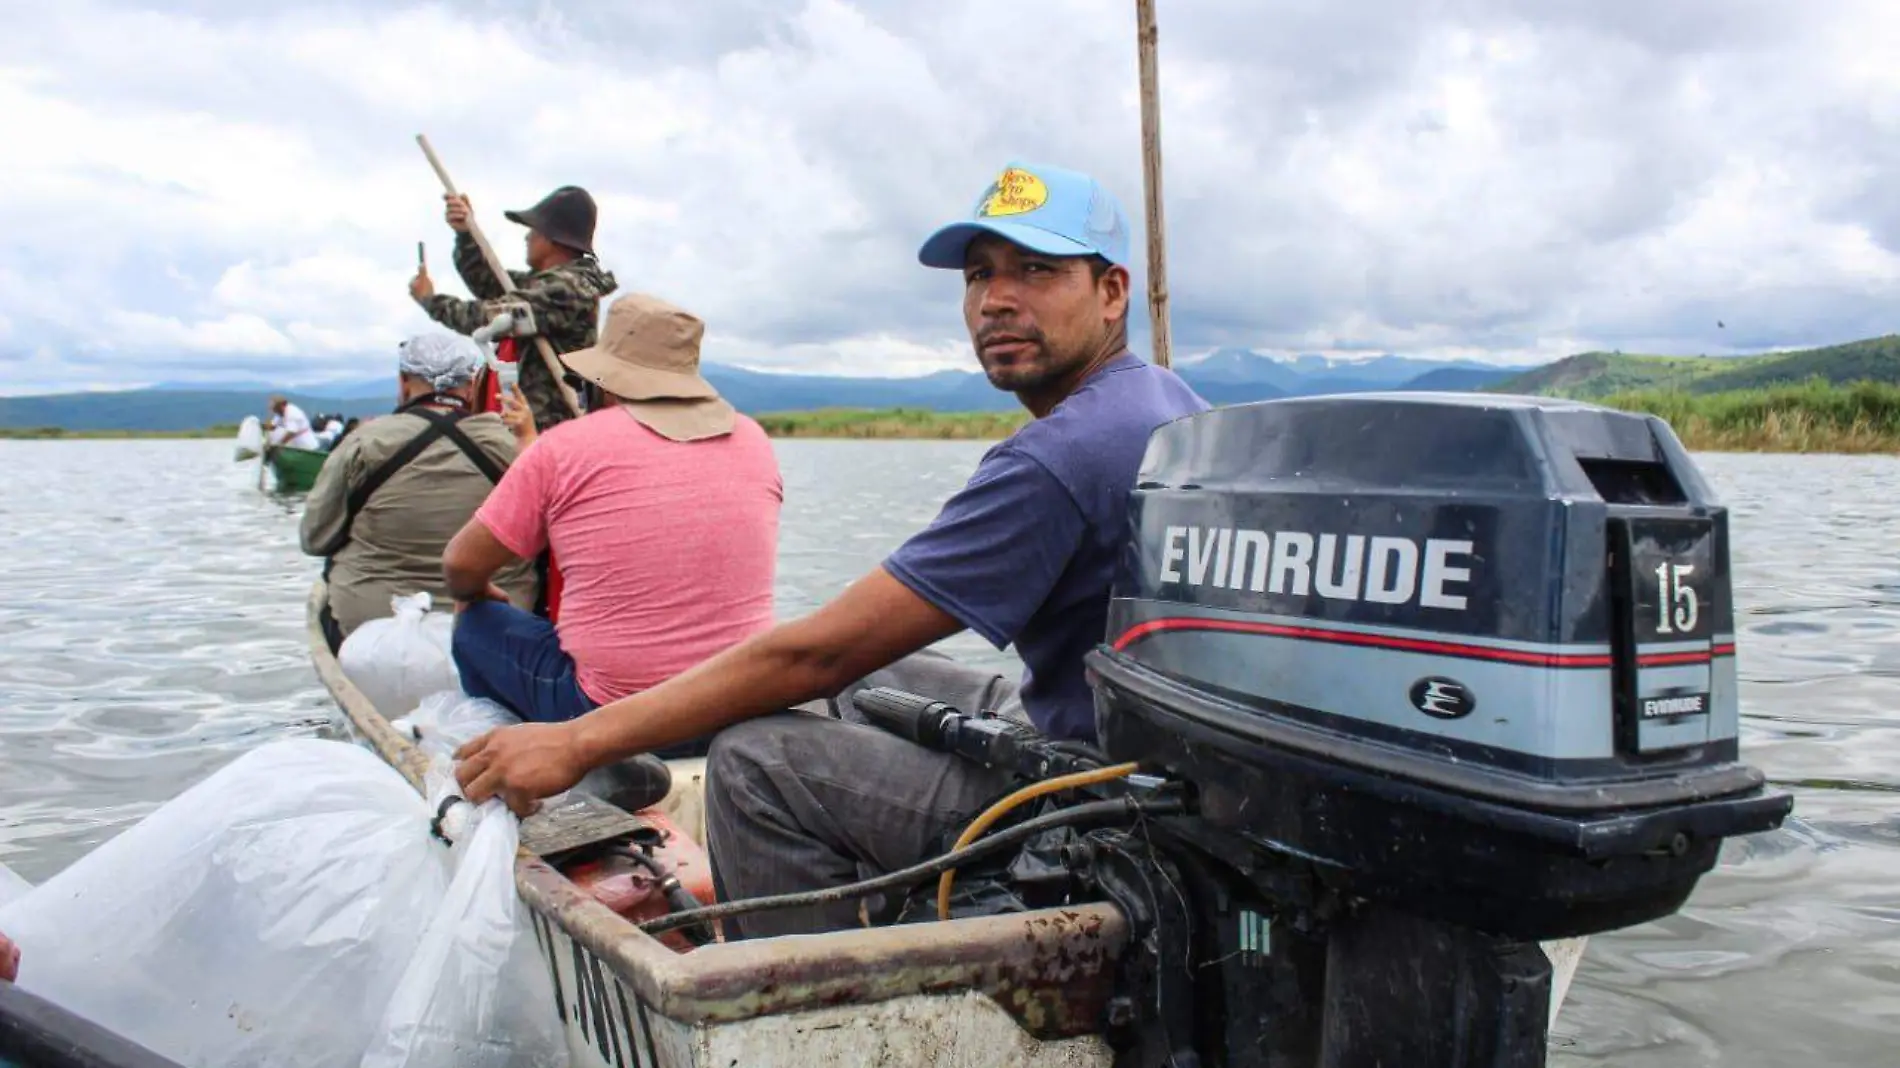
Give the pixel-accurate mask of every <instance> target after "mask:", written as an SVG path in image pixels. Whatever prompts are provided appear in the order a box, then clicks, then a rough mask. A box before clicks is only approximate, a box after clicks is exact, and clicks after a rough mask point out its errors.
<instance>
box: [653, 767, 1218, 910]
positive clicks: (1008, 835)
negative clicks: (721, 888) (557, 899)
mask: <svg viewBox="0 0 1900 1068" xmlns="http://www.w3.org/2000/svg"><path fill="white" fill-rule="evenodd" d="M1184 809H1185V805H1184V803H1183V802H1182V801H1181V799H1179V798H1160V799H1156V800H1149V801H1141V800H1137V799H1135V798H1132V797H1122V798H1116V799H1115V800H1112V801H1092V802H1090V803H1088V804H1086V805H1075V806H1073V807H1071V808H1065V809H1059V810H1057V811H1055V812H1051V813H1049V814H1048V815H1046V816H1037V817H1036V818H1035V819H1033V820H1026V821H1024V822H1022V823H1019V824H1017V825H1016V826H1014V827H1011V828H1009V829H1008V830H1004V831H998V832H996V833H995V834H992V835H990V836H988V837H986V838H979V839H977V840H976V841H975V842H972V843H970V844H969V845H967V846H964V847H963V848H962V849H957V850H952V851H951V852H949V853H945V854H944V855H942V856H940V857H937V858H935V859H934V860H927V861H925V862H923V863H922V864H915V865H912V866H911V867H908V868H905V869H903V870H901V871H894V872H891V873H890V874H889V875H880V876H878V877H877V878H875V879H865V880H863V881H862V882H855V883H848V884H846V885H844V886H833V887H827V888H826V889H823V890H807V891H805V892H803V893H797V894H779V895H776V896H774V897H754V898H747V899H745V900H743V901H727V902H724V903H721V904H718V905H708V906H706V907H705V908H700V909H693V910H692V911H690V912H675V913H672V914H670V915H667V916H662V917H660V918H659V919H656V920H648V921H647V922H645V923H643V924H641V925H640V929H641V930H642V931H645V932H646V933H648V934H663V933H665V932H667V931H671V930H673V929H674V928H676V927H685V926H688V925H691V924H699V923H706V922H709V921H712V920H723V919H725V918H726V917H728V916H741V915H744V914H745V913H748V912H769V911H771V910H773V909H795V908H803V907H805V906H807V905H826V904H830V903H832V902H834V901H849V900H851V899H852V898H859V897H866V896H868V895H871V894H876V893H880V892H882V891H885V890H892V889H896V888H897V887H900V886H907V885H910V884H914V883H919V882H922V881H923V880H925V879H928V878H930V877H931V876H933V875H941V874H943V873H944V872H945V871H948V870H949V869H951V868H955V867H958V866H959V865H962V864H965V863H967V862H970V861H974V860H981V859H983V858H984V857H987V856H989V855H990V854H992V853H1000V852H1002V851H1003V850H1004V849H1005V848H1007V847H1009V846H1012V845H1015V844H1016V843H1018V842H1020V841H1022V840H1023V839H1025V838H1033V837H1035V836H1036V835H1038V834H1041V833H1042V832H1043V831H1046V830H1050V829H1051V828H1055V827H1067V826H1069V825H1070V824H1075V823H1089V822H1099V823H1113V822H1115V821H1117V820H1120V819H1127V820H1133V819H1137V818H1139V817H1142V816H1175V815H1179V814H1180V813H1181V812H1182V811H1184ZM1098 817H1099V818H1098Z"/></svg>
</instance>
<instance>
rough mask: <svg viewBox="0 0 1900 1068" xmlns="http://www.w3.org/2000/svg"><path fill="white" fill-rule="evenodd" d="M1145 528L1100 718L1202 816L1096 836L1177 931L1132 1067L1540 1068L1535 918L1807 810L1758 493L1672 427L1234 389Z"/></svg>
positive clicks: (1649, 899)
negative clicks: (1750, 612) (1722, 484)
mask: <svg viewBox="0 0 1900 1068" xmlns="http://www.w3.org/2000/svg"><path fill="white" fill-rule="evenodd" d="M1131 534H1132V539H1131V542H1130V544H1129V545H1128V547H1127V550H1126V553H1125V556H1124V560H1123V564H1122V566H1121V568H1120V572H1119V575H1118V578H1117V580H1116V584H1115V589H1114V597H1113V602H1112V606H1111V609H1110V620H1109V634H1108V636H1107V639H1108V640H1107V642H1106V644H1105V645H1104V646H1103V647H1101V648H1099V649H1098V650H1097V651H1096V652H1095V653H1093V654H1091V656H1090V658H1089V667H1090V671H1091V676H1092V681H1093V682H1094V684H1095V687H1096V695H1097V696H1096V707H1097V725H1098V733H1099V736H1100V742H1101V747H1102V749H1103V750H1104V755H1105V756H1106V757H1107V758H1108V759H1109V760H1111V761H1139V762H1140V763H1141V764H1142V765H1143V768H1144V769H1149V768H1153V769H1156V770H1157V771H1160V772H1163V773H1165V775H1166V776H1167V778H1168V779H1170V780H1174V781H1175V782H1177V783H1179V784H1182V785H1183V786H1184V787H1185V789H1186V791H1187V793H1188V795H1189V797H1190V798H1191V804H1190V808H1189V811H1190V814H1189V815H1186V816H1179V817H1168V818H1163V819H1156V820H1152V821H1150V822H1149V823H1148V824H1147V825H1146V826H1144V827H1141V828H1137V829H1136V830H1135V831H1118V832H1115V833H1116V834H1118V835H1120V836H1121V837H1119V838H1112V837H1105V836H1104V835H1103V832H1095V833H1094V834H1093V835H1091V836H1089V838H1088V839H1087V840H1085V841H1082V842H1071V843H1068V844H1067V845H1065V846H1064V847H1063V852H1062V853H1061V856H1062V857H1064V858H1065V859H1066V861H1067V862H1069V863H1070V864H1071V865H1075V866H1080V867H1082V868H1092V869H1093V874H1092V875H1091V876H1089V877H1088V880H1087V881H1089V882H1090V883H1091V885H1093V886H1094V887H1095V888H1096V890H1097V891H1099V892H1101V893H1105V894H1107V895H1108V896H1110V897H1112V898H1114V899H1116V900H1117V901H1118V902H1124V908H1125V910H1131V911H1132V914H1133V917H1134V919H1136V920H1137V921H1138V925H1141V924H1145V926H1146V928H1147V929H1146V931H1145V938H1146V946H1147V952H1143V953H1137V954H1136V957H1137V958H1138V959H1137V960H1135V961H1134V962H1133V963H1131V967H1134V968H1136V969H1137V970H1140V969H1145V972H1143V974H1138V975H1136V974H1131V975H1130V977H1129V978H1128V982H1129V983H1130V984H1132V985H1133V986H1135V987H1137V988H1139V989H1138V991H1137V992H1136V993H1134V994H1133V995H1132V996H1131V997H1130V998H1129V999H1128V1001H1127V1003H1126V1004H1125V1005H1124V1006H1123V1013H1122V1015H1123V1022H1124V1023H1128V1024H1129V1026H1128V1027H1127V1028H1126V1029H1125V1030H1126V1031H1127V1033H1128V1036H1129V1037H1128V1039H1127V1040H1128V1041H1129V1042H1130V1043H1131V1044H1133V1045H1139V1046H1140V1047H1142V1048H1141V1049H1139V1050H1137V1049H1131V1051H1130V1053H1129V1058H1128V1061H1127V1063H1131V1064H1132V1063H1149V1064H1168V1063H1173V1064H1176V1065H1186V1064H1189V1063H1197V1064H1222V1065H1229V1066H1243V1065H1244V1066H1266V1065H1273V1066H1279V1065H1295V1064H1300V1065H1311V1064H1315V1063H1318V1064H1324V1065H1336V1066H1346V1065H1372V1064H1385V1065H1406V1066H1408V1068H1433V1066H1441V1065H1460V1066H1466V1065H1469V1066H1477V1065H1484V1066H1494V1065H1507V1064H1508V1065H1527V1066H1528V1065H1538V1066H1541V1065H1542V1064H1543V1063H1544V1054H1545V1048H1544V1044H1545V1023H1546V1013H1547V1011H1548V1008H1547V1006H1548V996H1549V976H1550V970H1549V964H1548V961H1547V960H1546V959H1545V957H1544V955H1543V953H1542V952H1540V951H1539V949H1538V946H1537V945H1536V940H1538V939H1552V938H1561V937H1567V936H1574V935H1584V934H1590V933H1594V932H1600V931H1606V930H1611V929H1614V928H1619V927H1625V926H1629V925H1632V924H1637V923H1642V922H1645V921H1648V920H1651V919H1655V918H1657V917H1661V916H1664V915H1667V914H1669V913H1671V912H1673V911H1675V910H1676V909H1677V908H1678V907H1680V906H1681V904H1682V903H1683V901H1684V900H1685V899H1686V898H1687V897H1688V895H1689V893H1690V891H1691V890H1693V889H1694V887H1695V885H1696V882H1697V880H1698V879H1699V878H1700V877H1701V876H1702V874H1703V873H1705V872H1707V871H1708V870H1710V869H1711V868H1712V867H1713V866H1714V864H1715V862H1716V859H1717V853H1718V850H1719V848H1720V846H1721V842H1722V840H1723V839H1724V838H1725V837H1728V836H1732V835H1741V834H1749V833H1754V832H1758V831H1763V830H1768V829H1771V828H1774V827H1776V826H1779V825H1780V823H1781V821H1782V819H1783V818H1784V817H1785V816H1786V815H1787V813H1788V812H1789V810H1790V808H1791V807H1792V799H1791V798H1790V797H1789V796H1787V795H1786V794H1785V793H1782V792H1779V791H1773V790H1770V789H1768V788H1767V787H1766V785H1765V783H1764V779H1763V776H1762V775H1761V773H1760V772H1759V771H1757V770H1756V769H1754V768H1751V767H1748V766H1746V765H1744V764H1742V763H1740V762H1739V761H1738V753H1737V734H1738V727H1739V717H1738V711H1737V695H1736V669H1735V636H1734V634H1735V628H1734V608H1733V604H1732V602H1731V598H1730V589H1729V546H1728V515H1727V512H1726V511H1725V510H1724V509H1723V508H1722V507H1721V506H1720V505H1719V504H1717V503H1716V501H1715V499H1714V497H1713V494H1712V493H1711V491H1710V489H1709V487H1708V485H1707V484H1706V483H1705V482H1704V481H1703V479H1702V477H1701V475H1700V474H1699V473H1698V472H1697V471H1696V469H1695V466H1694V464H1693V463H1692V462H1691V460H1690V458H1689V456H1688V455H1687V453H1686V452H1685V451H1684V449H1683V448H1682V446H1681V444H1680V442H1679V441H1678V440H1677V439H1676V437H1675V435H1674V434H1673V433H1672V432H1671V430H1670V429H1669V427H1668V426H1667V425H1666V424H1665V423H1663V422H1662V421H1661V420H1659V419H1656V418H1654V417H1649V416H1642V415H1635V414H1629V413H1625V412H1619V411H1613V410H1609V409H1605V408H1600V407H1596V406H1592V405H1587V404H1580V403H1573V402H1568V401H1559V400H1546V399H1536V398H1523V397H1507V396H1495V395H1462V394H1425V393H1419V394H1395V395H1380V394H1359V395H1347V396H1335V397H1322V398H1305V399H1292V400H1281V401H1270V402H1265V403H1259V404H1248V405H1238V406H1233V407H1227V408H1220V409H1216V410H1213V411H1209V412H1205V413H1202V414H1199V415H1195V416H1192V417H1189V418H1185V419H1182V420H1179V421H1176V422H1174V423H1171V424H1169V425H1167V426H1164V427H1162V428H1161V429H1159V430H1158V431H1156V432H1155V434H1154V436H1153V438H1152V439H1151V441H1150V444H1149V448H1148V452H1147V455H1146V458H1145V460H1144V463H1143V466H1142V470H1141V475H1140V480H1139V485H1138V486H1137V487H1136V488H1135V490H1134V495H1133V498H1132V511H1131ZM1015 870H1017V871H1019V872H1020V871H1022V870H1025V868H1024V866H1023V865H1022V864H1020V863H1019V864H1017V865H1016V868H1015ZM1144 885H1145V886H1146V888H1147V889H1146V890H1145V891H1139V888H1140V887H1142V886H1144ZM1131 887H1135V888H1136V890H1131V889H1130V888H1131ZM1156 887H1160V888H1161V890H1160V892H1157V891H1156V889H1155V888H1156ZM1137 891H1139V892H1137ZM1196 1003H1198V1004H1196ZM1170 1004H1172V1005H1173V1007H1172V1008H1169V1005H1170ZM1154 1006H1160V1007H1159V1008H1155V1007H1154ZM1131 1017H1139V1018H1140V1019H1139V1020H1136V1021H1135V1022H1133V1023H1130V1018H1131ZM1143 1050H1145V1052H1143ZM1184 1058H1185V1059H1184Z"/></svg>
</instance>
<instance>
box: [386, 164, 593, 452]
mask: <svg viewBox="0 0 1900 1068" xmlns="http://www.w3.org/2000/svg"><path fill="white" fill-rule="evenodd" d="M425 147H426V146H425ZM431 158H432V160H433V156H432V157H431ZM445 184H446V181H445ZM450 188H451V190H452V189H453V187H452V186H451V187H450ZM442 199H443V202H444V204H445V206H446V210H445V212H444V216H445V218H446V219H447V220H448V224H449V228H450V229H452V230H454V231H455V270H456V273H457V274H460V275H461V276H462V282H463V284H464V285H466V286H468V290H469V292H470V293H472V294H474V295H475V299H474V300H459V299H457V298H455V297H451V296H448V295H446V294H441V293H437V292H436V291H435V284H434V282H433V281H431V280H430V278H429V271H428V268H427V267H426V266H425V267H419V268H418V269H417V271H416V276H415V278H414V279H413V280H412V281H411V282H410V283H409V295H410V296H412V297H414V298H415V300H416V303H418V304H420V305H422V308H423V310H424V311H426V312H428V313H429V318H431V319H434V320H435V321H436V322H439V323H441V324H442V325H444V326H446V327H448V328H449V329H451V330H454V331H455V332H456V333H459V334H470V335H472V334H474V333H475V331H476V330H479V329H481V328H482V327H483V326H486V325H488V323H489V322H490V321H491V320H493V319H494V318H495V316H497V315H499V314H501V313H502V312H509V313H511V314H512V315H513V318H514V333H515V337H514V338H510V339H507V341H505V342H504V345H505V346H507V347H512V346H508V342H512V341H515V340H517V339H525V338H528V337H532V339H533V344H534V350H530V351H528V352H523V353H521V357H522V358H521V360H520V362H521V391H522V393H523V394H525V395H526V397H527V399H528V405H529V407H530V408H531V409H532V410H533V412H534V421H535V425H536V426H537V427H538V428H539V429H541V430H547V429H548V428H549V427H552V426H554V425H555V424H557V423H560V422H563V421H565V420H567V419H571V418H573V417H574V416H575V415H578V414H581V412H580V408H581V406H580V405H578V404H576V403H574V402H573V400H572V395H571V394H570V393H569V392H568V390H567V389H566V388H565V386H564V383H563V382H562V381H561V376H562V374H563V373H564V371H565V368H563V367H561V365H560V362H559V359H558V357H559V356H560V354H562V353H566V352H575V351H578V350H580V349H585V348H591V347H592V346H593V344H594V342H595V341H596V340H598V338H599V322H600V302H601V299H602V298H604V297H606V296H607V295H608V294H610V293H612V292H613V291H614V290H615V289H616V288H618V283H617V282H616V281H615V279H614V276H613V274H612V273H611V272H609V271H607V270H606V269H604V268H603V267H602V266H601V265H600V261H599V260H597V259H596V258H595V257H594V245H593V242H594V221H595V214H596V212H595V207H594V198H593V197H591V196H589V195H588V193H587V191H586V190H585V189H581V188H579V187H577V186H571V185H568V186H562V187H561V188H559V189H556V190H555V191H554V192H552V193H549V194H548V195H547V196H546V197H545V198H543V199H542V200H541V202H540V203H539V204H536V205H535V206H534V207H532V208H528V209H527V210H525V211H508V212H504V213H503V214H504V215H505V216H506V217H507V218H508V220H509V221H510V222H514V223H518V224H520V225H522V226H525V227H527V229H528V234H527V260H528V267H529V270H527V271H504V270H503V269H502V267H501V264H500V262H499V260H498V259H497V258H495V257H494V256H493V250H492V249H489V248H487V247H486V246H487V242H486V241H484V240H481V239H480V238H479V237H478V236H477V235H478V234H479V233H480V231H479V229H477V228H476V226H475V223H474V218H473V214H474V213H473V211H472V210H471V209H470V207H469V202H468V197H466V196H464V195H463V194H461V193H457V192H453V191H451V192H447V193H444V194H443V196H442ZM536 350H538V351H536ZM512 355H513V353H512V352H509V351H507V348H504V351H503V354H502V358H503V359H509V358H510V357H511V356H512Z"/></svg>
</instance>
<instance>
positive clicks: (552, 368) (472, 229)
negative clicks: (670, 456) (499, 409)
mask: <svg viewBox="0 0 1900 1068" xmlns="http://www.w3.org/2000/svg"><path fill="white" fill-rule="evenodd" d="M416 144H418V145H421V146H422V154H423V155H424V156H427V157H428V159H429V166H431V167H433V168H435V176H436V177H437V178H440V179H442V188H443V190H444V191H446V192H447V193H448V194H449V195H450V196H458V195H460V194H458V193H457V192H456V189H455V181H454V179H452V178H450V177H449V172H448V168H446V167H444V166H442V160H441V159H440V158H439V157H437V156H436V154H435V149H434V148H433V147H431V146H430V144H429V139H428V138H427V137H426V136H424V135H422V134H417V135H416ZM468 236H469V237H470V238H472V239H473V240H474V242H475V247H476V248H478V249H480V250H481V252H482V259H483V260H485V261H487V263H488V269H489V270H491V271H493V272H495V278H496V280H498V281H499V282H500V283H501V291H502V292H504V293H513V292H514V291H515V280H514V276H513V275H510V274H509V273H508V269H507V268H506V267H503V266H502V264H501V257H500V256H497V255H495V249H494V247H493V246H492V245H490V244H489V243H488V238H487V236H486V235H484V234H483V233H482V228H481V225H480V224H479V223H477V222H476V221H475V215H474V213H473V212H470V213H469V217H468ZM534 347H535V350H536V351H537V352H539V353H540V354H541V364H542V366H544V367H546V368H547V370H548V374H549V375H550V376H551V377H552V378H553V379H554V385H555V388H557V389H559V390H560V391H561V399H562V400H563V401H565V402H567V411H568V414H569V415H576V416H578V415H580V414H582V413H581V404H580V400H579V399H578V398H576V397H575V396H574V391H573V390H571V389H569V388H568V386H567V380H566V379H564V378H562V377H561V364H560V361H558V360H556V359H555V358H554V346H553V345H550V344H548V339H547V338H545V337H543V336H542V335H541V334H539V333H536V334H535V335H534Z"/></svg>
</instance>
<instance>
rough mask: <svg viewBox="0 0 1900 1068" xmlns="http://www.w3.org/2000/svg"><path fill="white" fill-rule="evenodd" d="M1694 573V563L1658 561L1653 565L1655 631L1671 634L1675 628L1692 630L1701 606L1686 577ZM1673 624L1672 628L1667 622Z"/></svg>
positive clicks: (1684, 630) (1685, 631) (1676, 629)
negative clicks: (1661, 562) (1658, 562)
mask: <svg viewBox="0 0 1900 1068" xmlns="http://www.w3.org/2000/svg"><path fill="white" fill-rule="evenodd" d="M1694 573H1695V565H1693V564H1657V565H1656V600H1657V605H1656V633H1658V634H1673V633H1675V632H1676V631H1681V632H1683V633H1685V634H1686V633H1688V632H1690V631H1693V630H1695V623H1696V610H1697V609H1698V608H1699V607H1700V606H1699V605H1698V603H1697V601H1696V595H1695V587H1694V586H1691V585H1689V583H1688V582H1687V579H1688V577H1689V576H1690V575H1692V574H1694ZM1671 617H1673V622H1674V624H1675V627H1674V629H1673V630H1672V629H1671V628H1670V623H1671V622H1672V618H1671Z"/></svg>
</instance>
